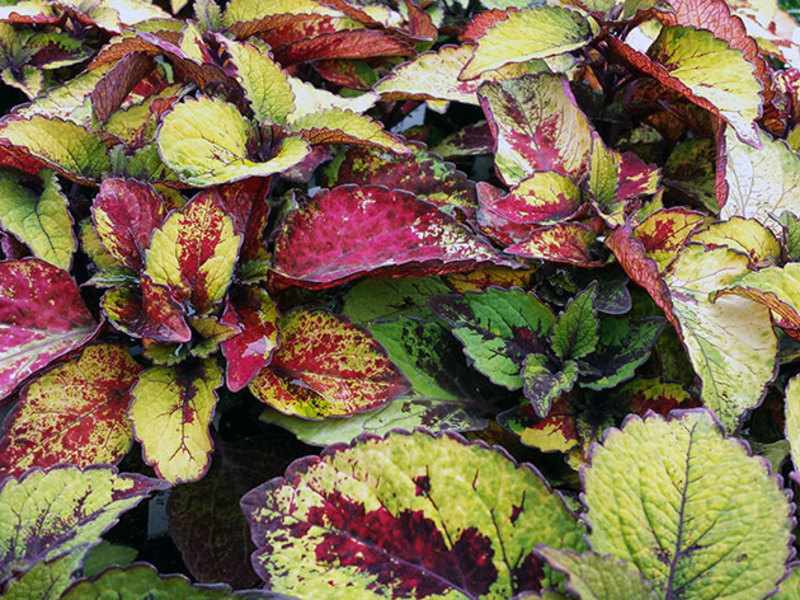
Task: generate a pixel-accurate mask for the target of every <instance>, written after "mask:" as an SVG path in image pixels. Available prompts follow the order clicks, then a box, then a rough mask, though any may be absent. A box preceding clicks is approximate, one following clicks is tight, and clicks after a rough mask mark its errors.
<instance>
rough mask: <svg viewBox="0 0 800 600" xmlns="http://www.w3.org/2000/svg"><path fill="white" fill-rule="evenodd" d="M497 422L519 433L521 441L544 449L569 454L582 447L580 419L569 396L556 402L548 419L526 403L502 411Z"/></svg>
mask: <svg viewBox="0 0 800 600" xmlns="http://www.w3.org/2000/svg"><path fill="white" fill-rule="evenodd" d="M497 423H498V424H499V425H500V426H501V427H503V428H504V429H507V430H508V431H510V432H511V433H514V434H516V435H518V436H519V441H520V442H521V443H522V444H524V445H526V446H531V447H533V448H538V449H539V450H541V451H542V452H560V453H562V454H566V453H568V452H570V451H572V450H574V449H575V448H577V447H579V446H581V436H580V433H579V431H578V423H577V419H576V418H575V414H574V411H573V410H571V409H570V408H569V395H566V396H562V397H561V398H560V399H558V400H556V401H555V403H554V404H553V406H552V407H551V408H550V412H549V415H548V417H547V418H546V419H542V418H540V417H539V415H537V414H536V412H535V410H534V407H533V405H532V404H531V403H530V402H526V403H525V404H523V405H522V406H518V407H516V408H512V409H511V410H508V411H505V412H503V413H500V414H499V415H498V416H497Z"/></svg>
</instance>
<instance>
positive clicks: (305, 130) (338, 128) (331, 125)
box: [289, 108, 411, 154]
mask: <svg viewBox="0 0 800 600" xmlns="http://www.w3.org/2000/svg"><path fill="white" fill-rule="evenodd" d="M289 129H290V130H291V131H292V132H295V133H299V134H301V135H302V136H303V138H305V139H306V140H308V141H309V143H311V144H358V145H363V146H370V147H374V148H384V149H386V150H391V151H392V152H396V153H398V154H410V153H411V150H410V149H409V148H408V147H407V146H406V145H405V144H404V143H403V141H402V140H401V139H400V138H398V137H397V136H395V135H393V134H391V133H389V132H387V131H386V130H385V129H384V128H383V126H382V125H381V124H380V123H379V122H378V121H373V120H372V119H371V118H370V117H368V116H366V115H360V114H358V113H356V112H353V111H352V110H341V109H335V108H334V109H329V110H324V111H320V112H315V113H311V114H308V115H304V116H302V117H300V118H297V119H292V120H291V121H290V122H289Z"/></svg>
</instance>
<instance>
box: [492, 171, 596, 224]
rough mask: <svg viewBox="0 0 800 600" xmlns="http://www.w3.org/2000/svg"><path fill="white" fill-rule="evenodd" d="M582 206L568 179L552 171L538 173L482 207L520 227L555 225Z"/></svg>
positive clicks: (579, 196) (578, 195)
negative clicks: (520, 225) (525, 225)
mask: <svg viewBox="0 0 800 600" xmlns="http://www.w3.org/2000/svg"><path fill="white" fill-rule="evenodd" d="M580 206H581V194H580V190H579V189H578V187H577V186H576V185H575V184H574V183H573V182H572V180H571V179H570V178H569V177H565V176H564V175H561V174H559V173H556V172H554V171H537V172H535V173H533V174H532V175H531V176H530V177H526V178H525V179H523V180H522V181H520V183H519V184H518V185H516V186H514V188H513V189H512V190H511V191H510V192H509V193H508V194H505V195H503V196H500V197H499V198H496V199H495V198H492V200H491V201H490V202H486V203H481V210H488V211H492V212H494V213H497V214H499V215H500V216H501V217H503V218H505V219H508V220H510V221H512V222H513V223H520V224H542V225H546V224H549V223H555V222H558V221H562V220H564V219H567V218H569V217H570V216H572V215H573V214H575V212H577V210H578V209H579V208H580Z"/></svg>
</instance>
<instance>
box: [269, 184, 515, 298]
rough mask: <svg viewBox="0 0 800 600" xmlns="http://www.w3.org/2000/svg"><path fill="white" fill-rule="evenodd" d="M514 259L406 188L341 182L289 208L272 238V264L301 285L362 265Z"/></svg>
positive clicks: (358, 272) (379, 268)
mask: <svg viewBox="0 0 800 600" xmlns="http://www.w3.org/2000/svg"><path fill="white" fill-rule="evenodd" d="M487 263H488V264H501V265H506V266H513V265H514V264H515V263H513V261H511V260H510V259H507V258H504V257H502V255H501V254H500V253H499V252H498V251H497V250H495V249H494V248H493V247H492V246H491V245H490V244H489V243H488V242H486V241H484V240H483V239H481V238H479V237H477V236H475V235H474V234H472V233H470V232H469V231H468V230H467V229H466V228H465V227H463V226H462V225H461V224H459V223H457V222H456V221H455V220H454V219H452V218H451V217H449V216H447V215H446V214H444V213H442V212H441V211H439V210H437V209H436V207H434V206H432V205H431V204H428V203H427V202H424V201H422V200H419V199H417V198H416V197H414V196H413V195H412V194H409V193H408V192H403V191H401V190H387V189H386V188H383V187H372V186H365V187H356V186H352V185H345V186H340V187H337V188H334V189H332V190H328V191H323V192H320V193H318V194H317V195H315V196H314V198H313V199H312V200H311V202H309V203H308V204H307V205H306V206H304V207H302V208H299V209H297V210H295V211H293V212H291V213H290V214H289V216H288V217H287V219H286V222H285V223H284V225H283V227H282V228H281V229H280V231H279V232H278V235H277V238H276V240H275V253H274V257H273V266H274V270H275V272H276V273H277V274H278V275H281V276H282V277H284V278H286V279H289V280H292V281H293V282H295V283H298V284H302V285H304V286H307V287H317V288H320V287H330V286H333V285H339V284H341V283H344V282H346V281H349V280H351V279H355V278H356V277H361V276H364V275H367V274H369V273H375V274H379V275H392V276H400V275H405V276H424V275H437V274H443V273H451V272H455V271H462V270H469V269H471V268H475V267H476V266H478V265H485V264H487Z"/></svg>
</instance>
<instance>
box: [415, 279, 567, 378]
mask: <svg viewBox="0 0 800 600" xmlns="http://www.w3.org/2000/svg"><path fill="white" fill-rule="evenodd" d="M429 305H430V307H431V309H432V310H433V312H434V313H436V314H437V315H438V316H439V317H440V318H442V319H444V320H445V321H446V322H447V323H448V324H449V325H451V326H452V327H453V335H455V336H456V337H457V338H458V339H459V340H460V341H461V343H462V344H463V345H464V353H465V354H466V355H467V356H468V357H469V358H471V359H472V360H473V361H475V368H476V369H478V370H479V371H480V372H481V373H483V374H484V375H486V376H487V377H489V379H491V380H492V381H493V382H494V383H496V384H498V385H502V386H505V387H507V388H508V389H510V390H518V389H520V388H521V387H522V385H523V381H522V378H521V376H520V370H521V368H522V363H523V362H524V360H525V358H526V357H527V356H528V355H529V354H531V353H537V352H538V353H540V352H544V351H545V350H546V349H547V347H548V343H547V341H548V340H547V338H548V337H549V336H550V332H551V330H552V329H553V325H555V322H556V319H555V316H554V315H553V312H552V311H551V310H550V308H549V307H547V306H546V305H545V304H543V303H542V302H540V301H539V299H538V298H537V297H536V296H534V295H533V294H529V293H526V292H524V291H522V290H520V289H516V288H511V289H509V290H504V289H500V288H489V289H488V290H486V291H485V292H483V293H478V294H476V293H467V294H464V295H463V296H462V295H460V294H450V295H446V296H434V297H433V298H431V300H430V302H429Z"/></svg>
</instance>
